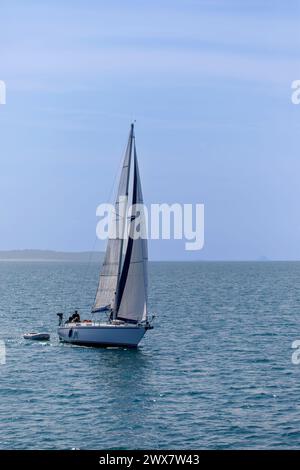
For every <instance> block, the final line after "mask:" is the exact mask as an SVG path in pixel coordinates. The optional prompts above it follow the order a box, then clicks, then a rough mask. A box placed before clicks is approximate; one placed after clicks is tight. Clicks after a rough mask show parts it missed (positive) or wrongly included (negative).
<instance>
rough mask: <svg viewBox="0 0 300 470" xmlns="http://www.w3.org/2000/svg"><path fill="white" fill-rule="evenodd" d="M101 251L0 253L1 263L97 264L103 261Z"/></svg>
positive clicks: (15, 251)
mask: <svg viewBox="0 0 300 470" xmlns="http://www.w3.org/2000/svg"><path fill="white" fill-rule="evenodd" d="M103 256H104V255H103V253H102V252H100V251H95V252H92V251H80V252H75V251H74V252H65V251H52V250H9V251H0V262H1V261H70V262H76V261H77V262H78V261H82V262H88V261H90V262H95V263H100V262H101V261H102V260H103Z"/></svg>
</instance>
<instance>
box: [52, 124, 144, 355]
mask: <svg viewBox="0 0 300 470" xmlns="http://www.w3.org/2000/svg"><path fill="white" fill-rule="evenodd" d="M129 202H131V205H129ZM142 204H143V194H142V186H141V179H140V172H139V166H138V159H137V152H136V145H135V132H134V124H131V129H130V134H129V140H128V145H127V149H126V153H125V157H124V161H123V167H122V171H121V177H120V182H119V187H118V192H117V198H116V202H115V206H114V209H115V210H114V224H115V228H116V230H115V235H114V236H110V238H109V239H108V244H107V249H106V253H105V258H104V263H103V266H102V270H101V273H100V279H99V285H98V289H97V292H96V296H95V301H94V305H93V308H92V314H93V316H94V315H95V314H97V313H105V314H106V319H105V320H104V321H102V322H101V321H95V320H84V321H81V320H80V316H79V314H78V313H76V314H75V316H74V315H73V318H72V317H71V318H69V320H68V321H66V322H64V320H63V314H58V316H59V328H58V335H59V338H60V340H62V341H65V342H68V343H72V344H78V345H86V346H116V347H129V348H136V347H137V346H138V344H139V343H140V341H141V340H142V338H143V337H144V335H145V333H146V331H147V330H149V329H152V328H153V326H152V324H151V322H150V320H149V316H148V305H147V303H148V302H147V292H148V272H147V270H148V246H147V237H146V236H145V235H144V232H143V229H144V228H145V216H144V213H143V211H142V210H141V207H142ZM129 207H131V212H130V211H129V210H128V208H129ZM139 231H140V236H136V234H137V233H138V232H139ZM142 232H143V233H142ZM142 235H144V236H142ZM151 321H152V320H151Z"/></svg>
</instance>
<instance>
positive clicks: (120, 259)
mask: <svg viewBox="0 0 300 470" xmlns="http://www.w3.org/2000/svg"><path fill="white" fill-rule="evenodd" d="M134 138H135V137H134V123H132V124H131V129H130V135H129V160H128V171H127V180H126V191H125V196H126V198H127V201H128V195H129V181H130V170H131V160H132V149H133V141H134ZM127 207H128V205H127ZM126 210H127V208H126ZM125 214H126V213H125ZM125 214H124V217H125ZM125 229H126V223H125V220H123V227H122V237H121V247H120V253H119V264H118V276H117V289H116V295H115V302H114V306H113V311H112V318H113V320H115V319H116V318H117V299H118V292H119V286H120V277H121V271H122V258H123V249H124V235H125Z"/></svg>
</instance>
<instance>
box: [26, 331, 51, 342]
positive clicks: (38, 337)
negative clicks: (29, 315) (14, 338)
mask: <svg viewBox="0 0 300 470" xmlns="http://www.w3.org/2000/svg"><path fill="white" fill-rule="evenodd" d="M24 339H32V340H35V341H49V339H50V335H48V333H25V335H24Z"/></svg>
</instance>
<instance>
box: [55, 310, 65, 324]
mask: <svg viewBox="0 0 300 470" xmlns="http://www.w3.org/2000/svg"><path fill="white" fill-rule="evenodd" d="M56 315H57V316H58V326H61V325H62V324H63V318H64V314H63V313H57V314H56Z"/></svg>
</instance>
